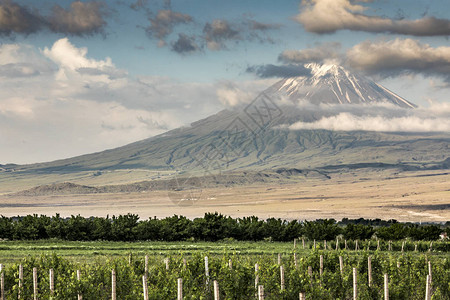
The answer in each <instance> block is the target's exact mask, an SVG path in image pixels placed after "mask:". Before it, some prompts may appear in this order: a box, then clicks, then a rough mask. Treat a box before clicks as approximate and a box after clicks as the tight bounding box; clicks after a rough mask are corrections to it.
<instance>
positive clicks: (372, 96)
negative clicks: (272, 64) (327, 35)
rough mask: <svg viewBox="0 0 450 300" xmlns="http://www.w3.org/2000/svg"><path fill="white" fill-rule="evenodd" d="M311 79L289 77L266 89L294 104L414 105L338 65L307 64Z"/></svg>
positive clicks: (411, 106) (408, 106) (308, 77)
mask: <svg viewBox="0 0 450 300" xmlns="http://www.w3.org/2000/svg"><path fill="white" fill-rule="evenodd" d="M305 68H308V69H310V70H311V75H310V76H300V77H292V78H285V79H283V80H281V81H279V82H278V83H276V84H275V85H274V86H272V87H271V88H269V89H268V90H266V92H268V93H275V94H280V95H281V96H283V95H284V96H288V98H289V99H290V100H291V101H292V102H293V103H300V102H304V101H305V100H306V101H307V102H310V103H313V104H344V103H349V104H350V103H351V104H358V103H363V104H364V103H365V104H379V103H386V102H387V103H391V104H394V105H397V106H400V107H404V108H414V107H416V106H415V105H414V104H412V103H410V102H408V101H407V100H405V99H403V98H402V97H400V96H398V95H396V94H395V93H393V92H391V91H390V90H388V89H386V88H385V87H383V86H381V85H379V84H377V83H375V82H373V81H372V80H370V79H369V78H366V77H364V76H361V75H359V74H354V73H351V72H349V71H348V70H346V69H345V68H343V67H342V66H339V65H335V64H317V63H310V64H306V65H305Z"/></svg>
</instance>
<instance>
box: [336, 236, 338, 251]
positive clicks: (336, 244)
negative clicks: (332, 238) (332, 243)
mask: <svg viewBox="0 0 450 300" xmlns="http://www.w3.org/2000/svg"><path fill="white" fill-rule="evenodd" d="M337 250H339V239H338V238H336V251H337Z"/></svg>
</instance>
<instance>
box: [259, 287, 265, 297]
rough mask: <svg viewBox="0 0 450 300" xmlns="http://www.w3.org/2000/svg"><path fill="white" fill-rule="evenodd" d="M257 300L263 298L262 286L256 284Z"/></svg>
mask: <svg viewBox="0 0 450 300" xmlns="http://www.w3.org/2000/svg"><path fill="white" fill-rule="evenodd" d="M258 300H264V286H263V285H258Z"/></svg>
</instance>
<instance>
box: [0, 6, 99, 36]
mask: <svg viewBox="0 0 450 300" xmlns="http://www.w3.org/2000/svg"><path fill="white" fill-rule="evenodd" d="M106 14H107V8H106V5H105V4H103V3H100V2H96V1H91V2H81V1H75V2H72V3H71V5H70V8H69V9H64V8H62V7H61V6H59V5H55V6H54V7H53V9H52V12H51V14H50V15H49V16H42V15H40V14H39V12H38V11H37V10H36V9H31V8H28V7H25V6H21V5H19V4H17V3H14V2H13V1H9V0H2V1H0V34H1V35H8V36H10V35H13V34H31V33H36V32H38V31H41V30H46V29H49V30H51V31H53V32H59V33H64V34H69V35H78V36H82V35H92V34H96V33H100V32H102V31H103V28H104V26H105V25H106V21H105V19H104V18H105V16H106Z"/></svg>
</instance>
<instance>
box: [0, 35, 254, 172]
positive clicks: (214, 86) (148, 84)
mask: <svg viewBox="0 0 450 300" xmlns="http://www.w3.org/2000/svg"><path fill="white" fill-rule="evenodd" d="M0 77H1V80H0V163H8V162H12V163H32V162H38V161H49V160H54V159H59V158H65V157H71V156H75V155H80V154H84V153H91V152H95V151H101V150H104V149H107V148H113V147H118V146H122V145H124V144H127V143H131V142H134V141H137V140H140V139H144V138H148V137H150V136H154V135H156V134H159V133H163V132H165V131H167V130H170V129H173V128H176V127H179V126H182V125H186V124H189V123H191V122H193V121H196V120H198V119H200V118H204V117H207V116H209V115H211V114H213V113H216V112H218V111H219V110H221V109H223V107H224V104H223V103H221V101H223V99H221V98H220V97H219V96H218V92H217V90H221V89H223V88H224V87H223V83H221V82H219V83H195V82H178V81H175V80H173V79H170V78H163V77H157V76H141V77H138V78H135V77H132V76H130V75H129V74H128V73H127V72H126V70H121V69H119V68H117V67H116V66H115V65H114V63H113V62H112V60H111V59H109V58H104V59H93V58H91V57H89V54H88V49H86V48H79V47H77V46H75V45H74V44H72V43H71V42H70V41H69V40H68V39H66V38H64V39H61V40H58V41H56V42H55V43H54V44H53V45H52V46H51V47H47V48H44V49H43V50H39V49H36V48H35V47H32V46H29V45H23V44H4V45H1V46H0ZM255 82H256V83H252V82H246V83H239V85H238V86H239V87H240V88H242V89H247V90H248V91H256V90H257V88H258V87H261V84H260V83H259V84H258V81H255ZM252 86H253V88H252ZM255 93H256V92H255ZM219 94H220V92H219ZM250 96H251V93H250V92H249V97H250ZM219 98H220V99H219Z"/></svg>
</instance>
